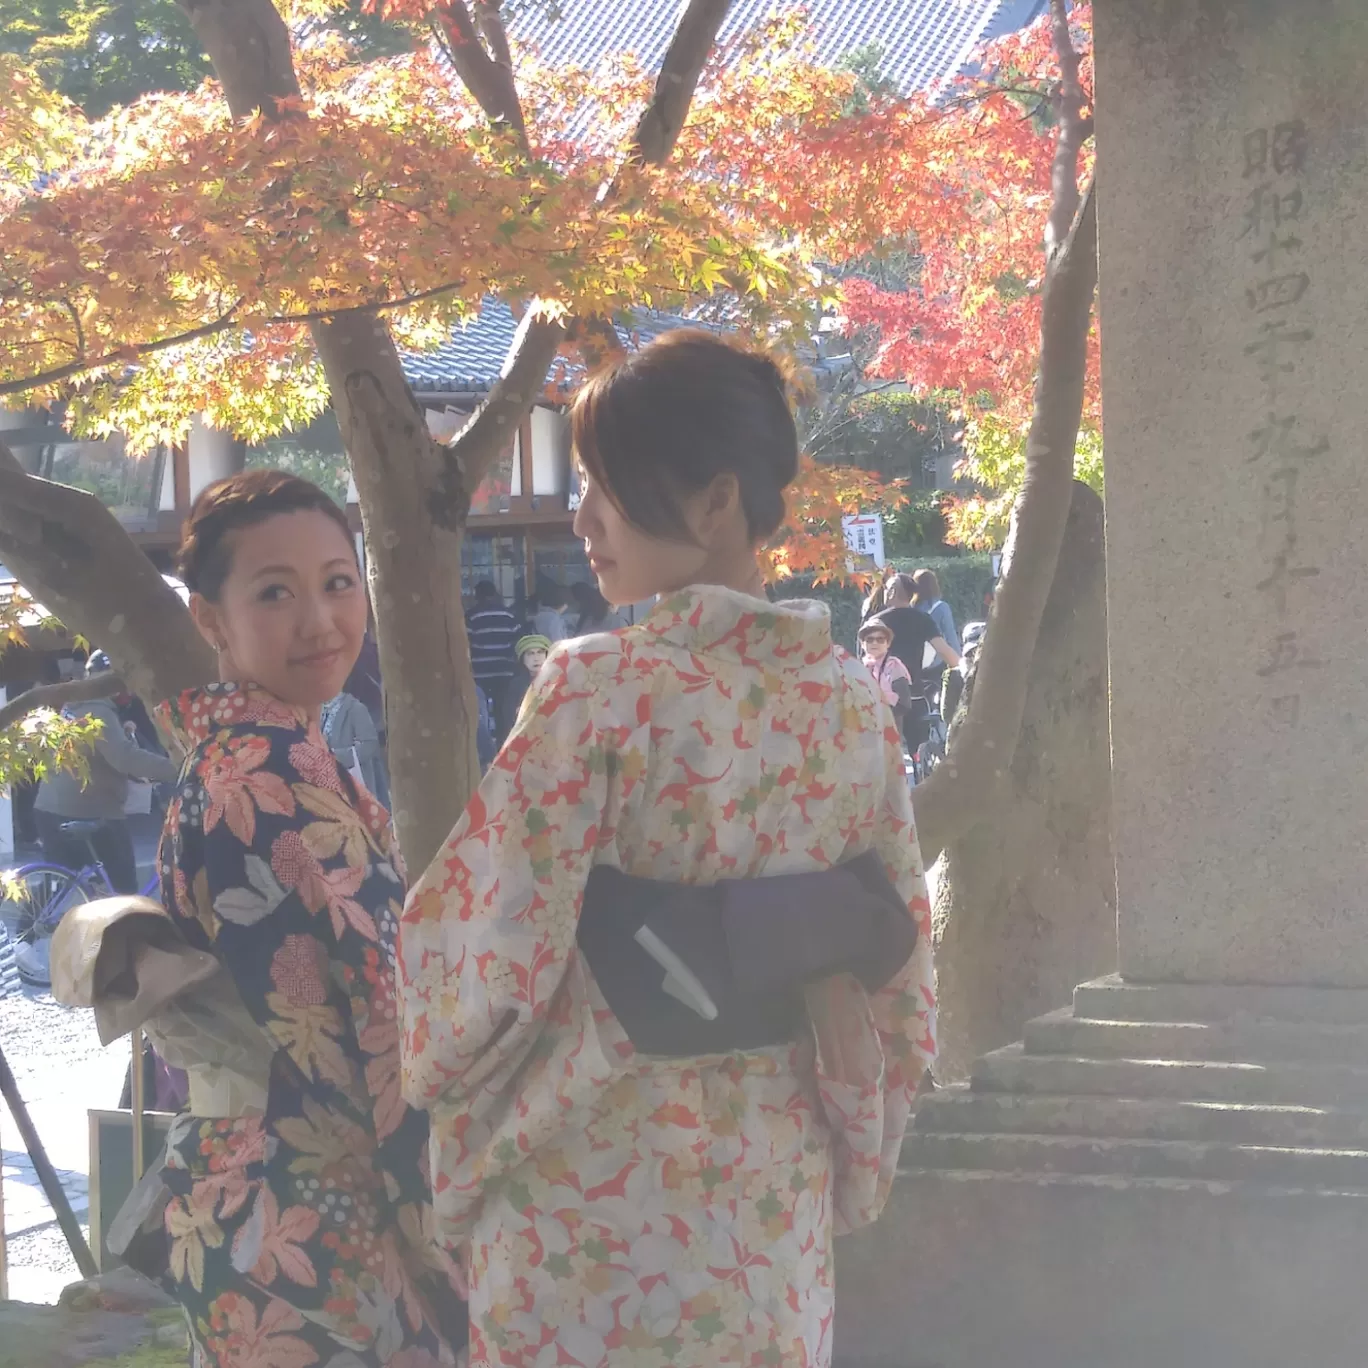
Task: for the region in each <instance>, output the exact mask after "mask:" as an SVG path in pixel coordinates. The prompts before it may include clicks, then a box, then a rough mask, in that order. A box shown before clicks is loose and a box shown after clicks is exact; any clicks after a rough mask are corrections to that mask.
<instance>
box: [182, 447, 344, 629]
mask: <svg viewBox="0 0 1368 1368" xmlns="http://www.w3.org/2000/svg"><path fill="white" fill-rule="evenodd" d="M306 510H313V511H315V512H318V513H322V514H325V515H326V516H327V517H329V518H331V519H332V520H333V522H335V523H336V524H337V525H338V527H340V528H341V529H342V532H343V534H344V535H345V537H346V538H347V545H348V546H352V545H353V542H352V532H351V528H350V527H349V526H348V524H347V515H346V514H345V513H344V512H343V511H342V510H341V509H340V508H339V507H338V506H337V505H336V504H335V503H334V502H333V501H332V500H331V499H330V498H329V497H328V496H327V495H326V494H325V493H324V492H323V491H322V490H321V489H319V487H318V486H317V485H315V484H310V483H309V482H308V480H301V479H300V478H299V476H297V475H287V474H286V473H285V472H284V471H283V470H245V471H243V472H242V473H241V474H240V475H230V476H229V477H228V478H227V479H226V480H215V481H214V483H213V484H211V485H206V486H205V487H204V489H202V490H201V491H200V493H199V497H198V498H197V499H196V500H195V502H194V504H193V505H192V506H191V509H190V516H189V517H188V518H186V520H185V525H184V526H183V527H182V528H181V544H180V550H179V551H178V552H177V553H176V573H177V574H178V575H179V576H180V577H181V579H182V580H183V581H184V582H185V586H186V588H187V589H189V590H191V591H192V592H193V593H196V594H203V595H204V597H205V598H207V599H208V600H209V601H210V602H211V603H214V602H217V600H218V597H219V595H220V594H221V593H222V592H223V582H224V580H226V579H227V578H228V572H229V571H230V570H231V569H232V568H233V547H232V543H231V542H230V541H229V539H228V534H229V533H230V532H236V531H237V530H238V529H239V528H241V527H251V526H252V525H253V524H254V523H259V522H265V521H266V519H267V518H273V517H275V515H276V514H277V513H300V512H303V511H306Z"/></svg>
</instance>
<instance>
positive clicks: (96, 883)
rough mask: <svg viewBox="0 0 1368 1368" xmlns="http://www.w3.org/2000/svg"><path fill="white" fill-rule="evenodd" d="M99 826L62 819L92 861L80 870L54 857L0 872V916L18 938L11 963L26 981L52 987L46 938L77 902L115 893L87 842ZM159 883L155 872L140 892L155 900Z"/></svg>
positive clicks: (102, 866)
mask: <svg viewBox="0 0 1368 1368" xmlns="http://www.w3.org/2000/svg"><path fill="white" fill-rule="evenodd" d="M103 825H104V823H103V822H98V821H73V822H63V823H62V830H63V831H64V832H66V834H67V835H69V836H74V837H75V838H76V839H77V840H79V841H81V842H82V843H83V844H84V845H85V848H86V850H87V851H88V852H89V854H90V862H89V863H88V864H84V865H82V866H81V868H80V869H68V868H67V866H66V865H61V864H57V863H56V862H55V861H53V860H35V861H33V862H31V863H29V864H23V865H20V866H19V867H18V868H17V869H12V870H7V871H4V872H3V873H0V894H3V898H2V899H0V915H2V916H3V917H4V919H5V921H6V922H8V923H9V924H10V931H11V934H12V936H13V937H14V939H15V941H16V942H17V945H16V948H15V962H16V964H17V966H18V969H19V976H20V978H22V979H23V980H24V982H25V983H30V984H32V985H34V986H35V987H38V988H47V987H50V986H51V983H52V979H51V975H50V973H49V970H48V948H49V947H48V941H50V940H51V938H52V933H53V932H54V931H55V930H56V929H57V924H58V923H59V922H60V921H61V920H62V918H63V917H64V916H65V915H66V914H67V912H68V911H69V910H70V909H71V908H73V907H75V906H77V905H78V904H80V903H85V902H93V901H94V900H95V899H97V898H108V897H112V896H113V894H114V889H113V887H112V886H111V885H110V882H109V875H108V874H107V873H106V872H105V867H104V865H103V863H101V861H100V857H99V856H98V855H97V854H96V853H95V848H94V846H93V845H92V844H91V837H92V836H94V835H95V833H96V832H98V831H99V830H100V828H101V827H102V826H103ZM157 885H158V881H157V876H156V875H155V874H154V875H153V876H152V877H151V878H150V879H149V880H148V881H147V883H146V884H145V885H144V887H143V888H142V890H141V891H142V893H143V896H144V897H149V898H155V897H156V896H157Z"/></svg>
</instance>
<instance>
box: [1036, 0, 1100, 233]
mask: <svg viewBox="0 0 1368 1368" xmlns="http://www.w3.org/2000/svg"><path fill="white" fill-rule="evenodd" d="M1050 22H1051V26H1052V29H1053V34H1054V47H1055V55H1056V56H1057V57H1058V58H1059V70H1060V78H1061V79H1060V86H1059V140H1058V141H1057V142H1056V143H1055V154H1054V164H1053V166H1052V168H1051V171H1050V180H1051V191H1052V196H1053V198H1052V201H1051V204H1050V220H1049V222H1048V224H1047V225H1046V227H1045V250H1046V251H1047V252H1050V253H1053V252H1055V251H1057V250H1058V249H1059V246H1060V244H1061V243H1063V241H1064V238H1065V235H1066V234H1067V233H1068V231H1069V227H1070V225H1071V224H1072V223H1073V221H1074V219H1075V218H1076V217H1077V215H1078V204H1079V194H1078V154H1079V153H1080V152H1081V151H1082V148H1083V144H1084V142H1085V141H1086V140H1087V137H1088V134H1089V133H1090V132H1091V131H1092V127H1091V120H1086V121H1085V120H1084V118H1083V111H1084V109H1086V108H1087V104H1088V97H1087V94H1086V93H1085V92H1084V90H1083V84H1082V82H1081V80H1080V79H1079V74H1078V73H1079V58H1078V53H1077V51H1076V50H1075V48H1074V45H1073V35H1072V34H1071V33H1070V32H1069V4H1068V0H1050Z"/></svg>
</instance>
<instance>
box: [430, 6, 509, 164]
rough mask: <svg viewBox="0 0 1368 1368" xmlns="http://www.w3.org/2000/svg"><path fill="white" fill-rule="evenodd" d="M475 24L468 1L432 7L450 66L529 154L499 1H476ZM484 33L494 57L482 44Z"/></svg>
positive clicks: (492, 115) (492, 117) (495, 122)
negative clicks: (445, 44)
mask: <svg viewBox="0 0 1368 1368" xmlns="http://www.w3.org/2000/svg"><path fill="white" fill-rule="evenodd" d="M475 11H476V15H477V16H478V19H479V29H478V30H477V28H476V21H475V19H473V18H472V17H471V14H470V11H469V9H467V8H466V4H465V0H446V3H444V4H441V5H436V6H434V7H433V11H432V13H433V15H434V16H435V18H436V20H437V23H438V24H439V25H440V27H441V32H442V36H443V37H444V38H445V39H446V43H447V52H448V54H449V55H450V57H451V64H452V66H454V67H455V68H456V74H457V75H458V76H459V77H460V78H461V82H462V84H463V85H464V86H465V88H466V89H467V90H468V91H470V93H471V95H473V96H474V97H475V100H476V102H477V103H478V104H479V106H480V108H481V109H483V110H484V112H485V114H486V115H487V116H488V118H489V121H490V122H491V123H492V124H495V125H500V126H505V127H508V128H511V129H513V131H514V132H515V133H516V134H517V135H518V141H519V143H520V144H521V145H522V150H523V152H524V153H528V152H529V148H528V142H527V126H526V124H525V123H524V121H523V110H522V101H521V100H520V99H519V98H518V86H517V82H516V81H515V80H514V79H513V58H512V56H511V55H510V53H509V48H508V35H507V34H506V33H505V32H504V26H503V19H502V17H501V16H500V14H499V5H498V0H475ZM481 32H483V33H484V35H485V38H486V39H487V40H488V41H489V44H490V47H491V48H492V49H493V52H494V55H493V56H490V53H489V51H488V50H487V49H486V48H485V45H484V43H482V42H481V41H480V33H481Z"/></svg>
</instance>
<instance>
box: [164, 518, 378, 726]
mask: <svg viewBox="0 0 1368 1368" xmlns="http://www.w3.org/2000/svg"><path fill="white" fill-rule="evenodd" d="M228 538H229V544H230V549H231V551H232V563H231V566H230V568H229V571H228V576H227V578H226V579H225V580H224V583H223V590H222V592H221V593H220V595H219V598H218V601H217V602H214V603H211V602H209V600H208V599H206V598H204V597H203V596H202V595H200V594H196V595H194V596H193V597H192V598H191V601H190V609H191V612H192V613H193V614H194V616H195V621H196V623H197V624H198V625H199V629H200V631H201V633H203V635H204V637H205V639H206V640H207V641H208V642H209V644H210V645H211V646H213V647H215V649H218V651H219V677H220V678H221V679H225V680H235V681H240V682H247V681H250V682H252V683H256V684H260V685H261V686H262V687H263V688H264V689H266V690H268V691H269V692H270V693H273V694H274V695H275V696H276V697H277V698H279V699H281V700H282V701H284V702H286V703H290V704H293V705H294V706H296V707H302V708H307V709H308V710H310V711H311V712H316V711H317V710H318V709H321V708H322V706H323V704H325V703H326V702H327V701H328V700H329V699H330V698H334V697H336V695H337V694H339V693H340V692H341V691H342V686H343V685H344V684H345V683H346V680H347V676H348V675H349V674H350V673H351V670H352V666H353V665H355V664H356V658H357V656H358V655H359V654H360V652H361V640H362V637H363V636H364V635H365V631H366V594H365V590H364V589H363V587H362V584H361V575H360V572H359V570H358V569H357V564H356V553H355V551H354V550H353V549H352V544H351V540H350V539H349V538H348V537H347V535H346V534H345V533H344V532H343V531H342V529H341V528H340V527H339V526H338V525H337V524H336V523H335V522H334V521H333V520H332V519H331V518H329V517H328V516H327V515H326V514H324V513H320V512H318V511H317V510H315V509H301V510H299V511H298V512H294V513H278V514H276V515H275V516H273V517H270V518H266V519H265V520H264V521H262V522H259V523H255V524H253V525H252V526H250V527H242V528H238V529H237V530H236V531H233V532H230V533H229V534H228Z"/></svg>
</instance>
